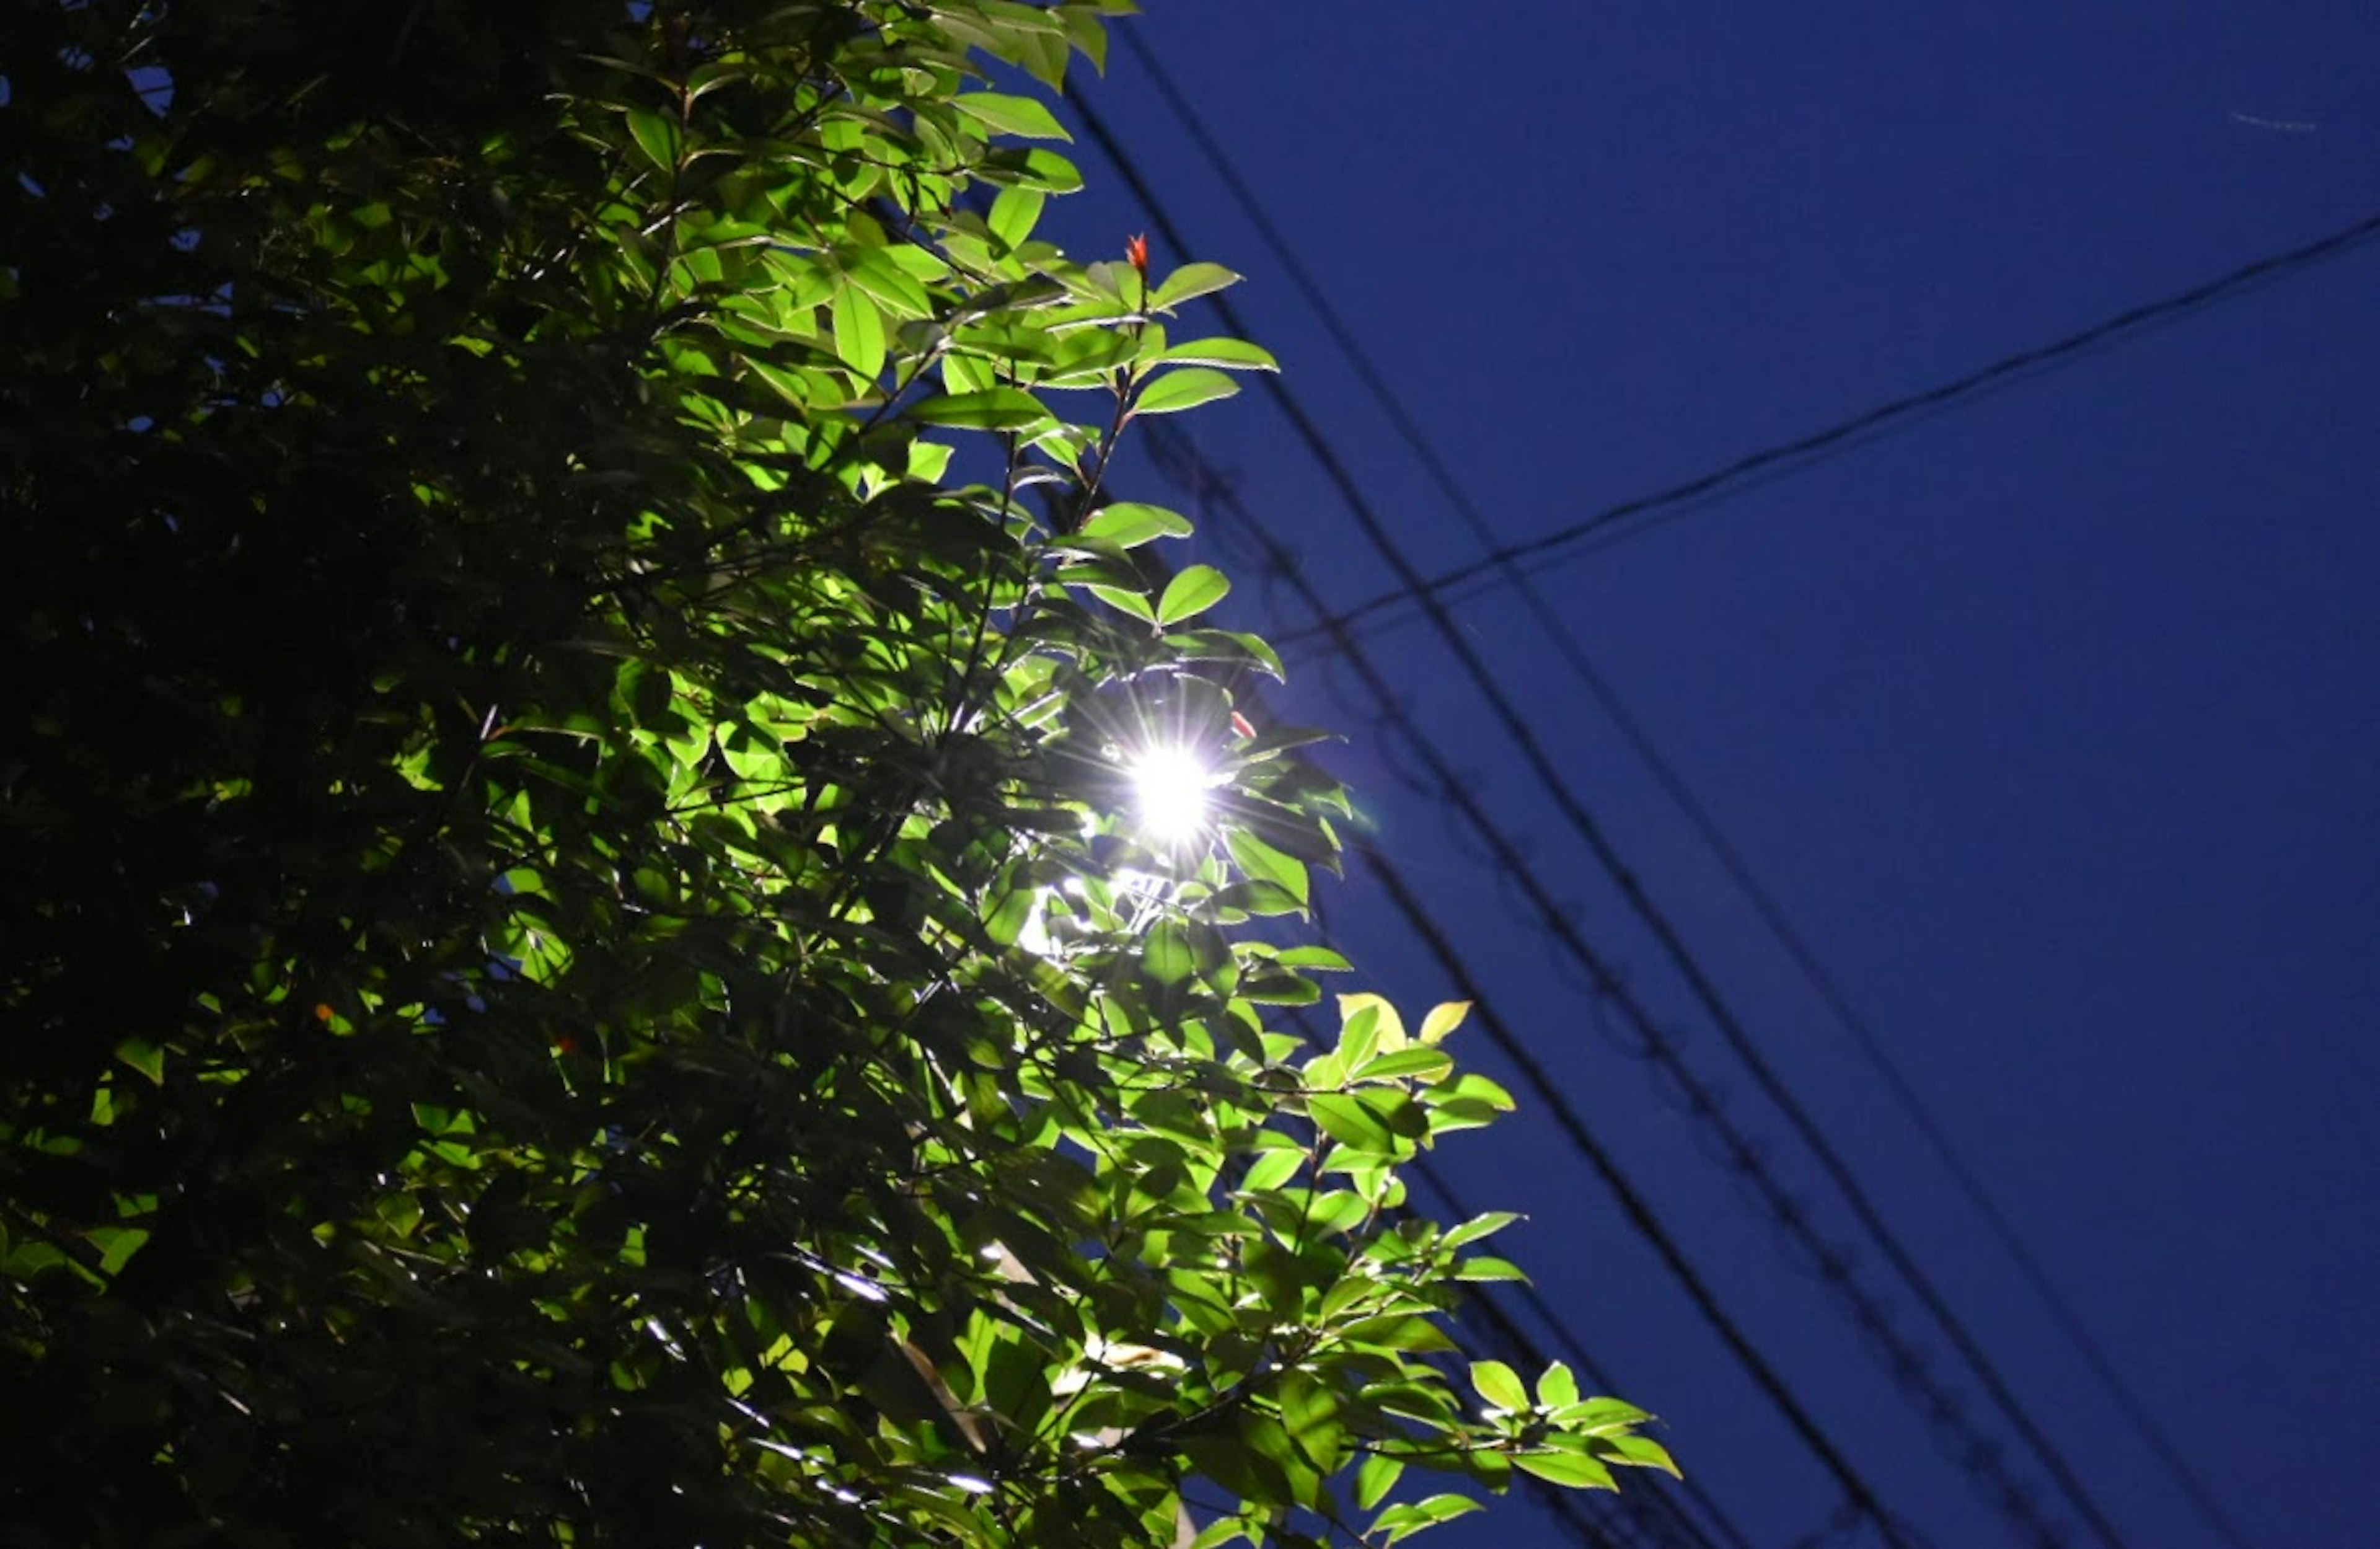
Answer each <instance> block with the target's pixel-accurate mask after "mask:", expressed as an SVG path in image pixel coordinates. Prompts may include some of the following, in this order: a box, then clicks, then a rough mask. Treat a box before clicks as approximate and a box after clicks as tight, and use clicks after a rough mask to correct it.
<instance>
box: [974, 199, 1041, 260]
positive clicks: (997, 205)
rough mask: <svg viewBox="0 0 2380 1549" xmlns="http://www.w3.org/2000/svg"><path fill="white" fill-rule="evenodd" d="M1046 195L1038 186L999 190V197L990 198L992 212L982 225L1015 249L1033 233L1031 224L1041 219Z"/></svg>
mask: <svg viewBox="0 0 2380 1549" xmlns="http://www.w3.org/2000/svg"><path fill="white" fill-rule="evenodd" d="M1049 197H1050V196H1049V195H1047V194H1045V193H1043V192H1042V191H1041V190H1040V189H1001V190H1000V197H999V198H997V199H995V200H993V201H991V213H990V214H989V215H987V216H985V217H984V224H985V225H986V226H989V227H990V228H991V234H992V235H993V236H994V237H997V238H1000V240H1001V241H1002V243H1004V244H1006V245H1007V246H1008V247H1009V248H1011V249H1014V248H1015V247H1017V246H1018V245H1019V244H1021V243H1022V242H1023V241H1024V240H1025V239H1026V238H1027V237H1030V236H1032V235H1033V227H1034V225H1035V224H1036V223H1037V222H1038V221H1039V220H1040V219H1041V206H1042V205H1043V203H1045V202H1046V201H1048V199H1049Z"/></svg>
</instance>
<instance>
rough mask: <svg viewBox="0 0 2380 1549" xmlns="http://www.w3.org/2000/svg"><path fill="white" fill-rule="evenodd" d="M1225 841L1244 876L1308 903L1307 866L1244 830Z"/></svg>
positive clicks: (1229, 833) (1233, 831)
mask: <svg viewBox="0 0 2380 1549" xmlns="http://www.w3.org/2000/svg"><path fill="white" fill-rule="evenodd" d="M1168 590H1169V591H1170V590H1171V589H1170V588H1169V589H1168ZM1223 841H1224V843H1225V844H1226V845H1228V846H1229V847H1230V848H1231V851H1232V860H1233V861H1234V862H1235V863H1236V864H1237V865H1238V866H1239V868H1240V870H1241V872H1244V873H1245V874H1246V875H1247V876H1249V877H1252V878H1254V879H1255V880H1257V881H1258V882H1269V883H1271V884H1274V885H1275V886H1277V887H1281V888H1282V889H1284V890H1286V891H1287V892H1288V893H1289V895H1290V896H1292V897H1293V898H1295V899H1296V900H1297V901H1298V903H1300V904H1301V905H1302V904H1305V902H1306V901H1307V896H1306V889H1307V887H1308V885H1309V884H1308V881H1307V876H1306V871H1305V862H1304V861H1303V860H1298V859H1297V858H1296V857H1294V856H1290V855H1284V854H1282V853H1281V851H1279V850H1277V849H1275V848H1272V847H1271V846H1270V845H1269V844H1266V843H1265V842H1264V841H1263V840H1262V839H1259V838H1257V836H1256V835H1253V834H1251V833H1249V832H1247V830H1245V829H1243V828H1233V829H1231V830H1229V831H1227V832H1226V833H1225V834H1224V835H1223ZM1280 960H1281V959H1279V958H1276V959H1275V961H1280Z"/></svg>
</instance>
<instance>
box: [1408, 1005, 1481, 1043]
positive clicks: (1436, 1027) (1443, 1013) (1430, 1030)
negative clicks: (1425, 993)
mask: <svg viewBox="0 0 2380 1549" xmlns="http://www.w3.org/2000/svg"><path fill="white" fill-rule="evenodd" d="M1469 1015H1471V1003H1470V1002H1469V1001H1467V1000H1450V1001H1442V1002H1440V1003H1439V1004H1438V1005H1436V1006H1431V1007H1430V1008H1429V1015H1428V1016H1427V1017H1424V1018H1422V1019H1421V1033H1420V1035H1419V1036H1420V1038H1421V1041H1422V1042H1423V1043H1444V1042H1445V1041H1446V1037H1447V1035H1448V1034H1449V1033H1451V1032H1452V1031H1454V1030H1455V1029H1456V1028H1459V1027H1461V1026H1462V1025H1463V1018H1465V1017H1468V1016H1469Z"/></svg>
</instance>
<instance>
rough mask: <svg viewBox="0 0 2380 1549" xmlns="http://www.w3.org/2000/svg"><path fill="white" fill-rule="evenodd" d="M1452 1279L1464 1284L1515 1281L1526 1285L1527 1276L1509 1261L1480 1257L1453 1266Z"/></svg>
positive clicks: (1518, 1266) (1519, 1267)
mask: <svg viewBox="0 0 2380 1549" xmlns="http://www.w3.org/2000/svg"><path fill="white" fill-rule="evenodd" d="M1454 1277H1455V1278H1456V1279H1457V1280H1461V1281H1464V1282H1466V1283H1468V1282H1471V1281H1481V1280H1517V1281H1521V1282H1523V1283H1524V1284H1525V1283H1526V1282H1527V1280H1528V1278H1529V1276H1528V1275H1527V1273H1526V1272H1525V1271H1524V1270H1523V1269H1522V1268H1521V1266H1520V1265H1518V1264H1516V1263H1514V1262H1512V1260H1510V1259H1494V1258H1489V1257H1487V1256H1486V1255H1484V1254H1483V1255H1482V1256H1480V1257H1478V1258H1475V1259H1465V1260H1463V1262H1461V1263H1458V1264H1456V1265H1455V1266H1454Z"/></svg>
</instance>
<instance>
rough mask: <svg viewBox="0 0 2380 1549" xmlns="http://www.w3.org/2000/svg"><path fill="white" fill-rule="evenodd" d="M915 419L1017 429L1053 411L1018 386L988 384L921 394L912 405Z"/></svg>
mask: <svg viewBox="0 0 2380 1549" xmlns="http://www.w3.org/2000/svg"><path fill="white" fill-rule="evenodd" d="M908 413H909V416H910V418H912V419H914V420H921V421H925V422H926V423H927V424H929V425H956V426H960V427H963V428H965V429H967V430H977V431H1014V430H1023V429H1025V428H1026V426H1028V425H1038V424H1041V423H1043V422H1045V421H1048V420H1049V418H1050V411H1049V410H1048V409H1044V408H1042V407H1041V404H1040V402H1039V400H1038V399H1036V398H1035V397H1034V396H1033V395H1032V394H1030V393H1026V392H1022V391H1020V390H1018V389H1016V388H1014V387H987V388H985V389H984V390H983V391H981V392H979V393H947V394H944V395H943V396H941V397H938V398H920V399H918V400H917V402H916V403H915V404H912V405H910V406H909V409H908Z"/></svg>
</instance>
